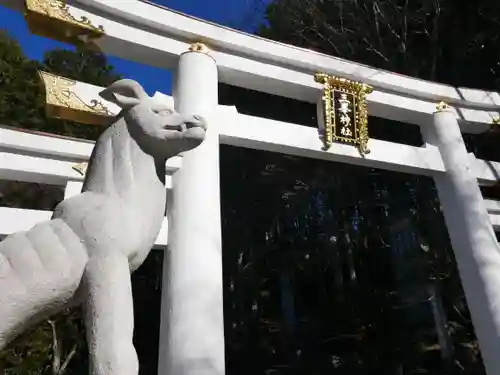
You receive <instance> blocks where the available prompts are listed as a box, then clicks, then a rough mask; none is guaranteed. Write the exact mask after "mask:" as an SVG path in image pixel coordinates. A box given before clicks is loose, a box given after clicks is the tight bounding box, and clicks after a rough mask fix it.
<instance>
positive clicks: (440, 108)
mask: <svg viewBox="0 0 500 375" xmlns="http://www.w3.org/2000/svg"><path fill="white" fill-rule="evenodd" d="M449 108H450V106H449V105H448V104H446V103H445V102H439V103H438V104H437V105H436V109H437V111H438V112H442V111H446V110H447V109H449Z"/></svg>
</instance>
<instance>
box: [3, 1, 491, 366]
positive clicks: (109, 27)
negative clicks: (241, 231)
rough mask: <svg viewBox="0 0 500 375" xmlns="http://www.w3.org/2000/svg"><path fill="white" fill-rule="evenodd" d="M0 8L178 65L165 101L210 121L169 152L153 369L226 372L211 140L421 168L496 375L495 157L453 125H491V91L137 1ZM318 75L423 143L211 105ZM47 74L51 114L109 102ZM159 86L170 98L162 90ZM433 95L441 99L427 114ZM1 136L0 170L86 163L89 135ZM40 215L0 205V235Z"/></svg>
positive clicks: (298, 90)
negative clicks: (432, 186)
mask: <svg viewBox="0 0 500 375" xmlns="http://www.w3.org/2000/svg"><path fill="white" fill-rule="evenodd" d="M0 4H5V5H7V6H10V7H12V8H14V9H18V10H24V7H25V6H27V7H28V13H27V14H28V16H27V20H28V23H29V24H30V25H31V27H32V29H33V31H34V32H37V33H41V34H43V35H47V36H50V37H53V38H56V39H59V40H64V41H69V42H78V41H82V40H83V41H85V42H86V43H89V44H92V45H95V46H97V47H98V48H100V49H101V50H102V51H103V52H105V53H108V54H111V55H115V56H119V57H122V58H126V59H130V60H134V61H137V62H141V63H145V64H148V65H154V66H158V67H162V68H175V69H176V80H175V87H174V93H173V100H174V103H175V107H176V109H177V110H178V111H179V112H181V113H186V114H187V113H197V114H202V115H205V116H206V117H207V118H208V119H209V124H210V127H209V131H208V134H207V140H206V141H205V142H204V144H203V145H202V146H201V147H199V148H198V149H196V150H194V151H192V152H189V153H186V154H185V155H184V156H183V157H182V158H181V160H179V159H178V160H173V161H171V163H172V167H171V168H170V171H171V172H172V178H171V186H172V189H170V194H171V196H170V198H169V217H168V218H169V223H170V225H169V227H168V250H167V252H166V256H165V264H164V284H163V285H164V288H163V292H162V293H163V296H162V322H161V332H160V348H159V351H160V352H159V358H160V360H159V374H176V375H177V374H178V375H188V374H189V375H191V374H201V373H202V374H210V375H223V374H224V372H225V371H224V330H223V303H222V298H223V296H222V262H221V256H222V244H221V223H220V208H219V206H220V192H219V144H229V145H234V146H240V147H249V148H254V149H261V150H268V151H277V152H281V153H288V154H293V155H297V156H303V157H309V158H316V159H323V160H330V161H341V162H346V163H351V164H357V165H362V166H368V167H374V168H383V169H388V170H393V171H400V172H406V173H414V174H423V175H428V176H432V177H433V178H434V180H435V182H436V185H437V188H438V193H439V198H440V201H441V204H442V206H443V211H444V215H445V220H446V224H447V227H448V231H449V234H450V237H451V241H452V246H453V249H454V251H455V256H456V260H457V265H458V268H459V271H460V276H461V279H462V284H463V287H464V290H465V294H466V297H467V301H468V304H469V308H470V311H471V315H472V319H473V323H474V327H475V330H476V334H477V337H478V340H479V344H480V347H481V352H482V356H483V361H484V365H485V367H486V370H487V373H488V374H489V375H497V374H500V247H499V245H498V244H497V241H496V238H495V233H494V226H495V227H500V220H499V219H498V213H499V212H500V204H499V202H495V201H485V200H483V197H482V195H481V192H480V190H479V184H493V183H496V182H497V180H498V175H499V173H500V164H499V163H495V162H491V161H483V160H478V159H476V158H475V156H474V155H473V154H469V153H468V152H467V150H466V148H465V145H464V143H463V139H462V135H461V132H470V133H480V132H483V131H485V130H487V129H488V128H489V127H490V125H491V124H492V123H493V122H495V121H497V120H496V119H498V113H499V111H500V95H499V94H498V93H494V92H484V91H481V90H472V89H465V88H454V87H450V86H446V85H442V84H437V83H433V82H426V81H422V80H419V79H415V78H411V77H406V76H402V75H398V74H394V73H390V72H386V71H381V70H378V69H374V68H371V67H368V66H364V65H361V64H357V63H352V62H349V61H345V60H342V59H338V58H333V57H330V56H326V55H323V54H320V53H317V52H313V51H308V50H305V49H301V48H296V47H293V46H289V45H285V44H281V43H277V42H273V41H270V40H266V39H263V38H259V37H256V36H253V35H249V34H245V33H242V32H239V31H234V30H231V29H228V28H225V27H221V26H218V25H215V24H211V23H209V22H205V21H202V20H199V19H196V18H193V17H189V16H186V15H183V14H181V13H177V12H174V11H171V10H168V9H166V8H162V7H160V6H157V5H155V4H152V3H148V2H145V1H139V0H127V1H109V0H75V1H73V2H71V4H70V5H68V6H66V5H65V4H64V3H63V2H61V1H57V0H26V1H21V0H1V1H0ZM81 17H85V18H84V19H82V18H81ZM130 24H133V25H134V26H129V25H130ZM50 25H52V27H51V26H50ZM54 25H57V26H56V27H55V26H54ZM97 25H99V26H97ZM195 41H202V42H205V43H207V44H208V45H210V47H211V48H210V50H208V49H205V48H204V47H203V45H200V44H196V45H191V43H192V42H195ZM190 46H191V47H190ZM317 72H325V73H327V74H332V75H338V76H342V77H345V78H348V79H353V80H356V81H361V82H363V83H366V84H370V85H372V86H373V87H374V88H375V91H374V92H373V93H372V94H371V95H370V96H369V97H368V105H369V113H370V114H371V115H374V116H378V117H383V118H387V119H393V120H398V121H401V122H406V123H410V124H416V125H419V126H420V128H421V131H422V135H423V137H424V140H425V145H424V146H422V147H413V146H408V145H403V144H397V143H392V142H385V141H380V140H375V139H372V140H370V141H369V143H368V147H369V148H370V150H371V153H370V154H369V155H366V156H361V155H360V154H359V152H358V151H357V150H356V149H355V148H353V147H352V146H349V145H345V144H339V143H335V144H334V145H333V146H332V147H331V148H330V149H329V150H328V151H324V150H323V149H322V146H323V145H322V142H321V141H320V139H319V138H318V135H317V131H316V130H315V129H311V128H309V127H305V126H301V125H300V124H289V123H283V122H279V121H273V120H269V119H264V118H258V117H253V116H246V115H241V114H239V113H238V112H237V110H236V109H235V108H232V107H224V106H219V105H218V102H217V97H218V93H217V86H218V82H219V81H220V82H224V83H228V84H232V85H236V86H241V87H245V88H249V89H254V90H258V91H263V92H267V93H271V94H276V95H281V96H286V97H291V98H295V99H299V100H303V101H308V102H313V103H317V102H319V101H320V100H321V96H322V86H321V85H320V84H318V83H316V82H315V81H314V79H313V76H314V74H315V73H317ZM44 81H45V86H46V88H50V90H47V104H48V106H49V109H51V110H52V111H54V112H53V113H58V114H59V115H62V114H64V116H69V118H73V119H84V120H85V121H87V122H99V118H100V116H108V115H112V114H114V113H116V111H117V108H116V107H114V106H113V105H112V104H111V103H106V102H102V101H101V102H100V104H99V105H95V103H94V102H92V100H94V99H97V98H98V96H97V92H98V91H99V90H100V88H98V87H95V86H91V85H88V84H85V83H81V82H74V81H71V80H67V79H64V78H62V77H55V76H50V75H44ZM156 96H157V98H158V100H172V99H171V98H167V97H165V96H164V95H162V94H160V93H158V94H157V95H156ZM440 101H445V102H447V103H448V104H449V105H450V107H447V108H444V107H443V108H441V109H440V110H438V111H436V103H437V102H440ZM61 109H64V111H61ZM41 139H43V140H44V143H42V142H40V140H41ZM0 146H1V147H2V148H3V149H4V150H6V151H3V152H1V153H0V178H4V179H5V178H6V179H13V180H25V181H37V182H45V183H48V182H49V183H56V184H61V185H64V184H67V194H68V195H70V194H74V193H77V192H78V186H76V188H75V183H77V182H78V181H80V180H81V175H79V174H78V172H76V171H75V170H73V169H72V167H73V166H74V163H73V162H68V161H67V160H68V157H69V158H70V159H73V160H81V161H84V160H85V159H86V158H87V157H88V155H89V153H90V149H91V147H92V145H91V144H88V143H86V142H78V141H75V140H71V141H69V140H62V139H60V138H53V137H47V136H40V135H33V134H27V133H24V132H18V131H14V130H9V129H1V128H0ZM21 151H22V152H21ZM27 153H28V155H26V154H27ZM42 155H44V158H43V159H42V158H41V156H42ZM47 155H50V157H49V158H47ZM42 160H43V161H42ZM68 181H69V182H68ZM15 215H18V216H17V217H16V216H15ZM41 216H42V215H41V214H40V213H36V212H35V213H34V212H31V211H24V210H14V211H13V210H6V209H2V210H0V219H1V220H0V223H1V224H0V235H5V234H9V232H12V231H16V230H19V229H21V228H23V226H29V225H32V224H34V223H35V222H36V221H38V220H43V219H45V218H42V217H41ZM29 220H31V221H29ZM4 222H5V223H6V224H4ZM164 229H165V230H164V231H162V233H161V234H160V237H159V240H158V241H157V245H159V246H164V245H166V244H167V240H166V229H167V227H166V226H165V227H164ZM193 234H194V235H193Z"/></svg>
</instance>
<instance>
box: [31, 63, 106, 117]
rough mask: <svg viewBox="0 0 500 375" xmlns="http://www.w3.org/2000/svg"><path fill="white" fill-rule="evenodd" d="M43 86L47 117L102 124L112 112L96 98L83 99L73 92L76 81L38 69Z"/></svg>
mask: <svg viewBox="0 0 500 375" xmlns="http://www.w3.org/2000/svg"><path fill="white" fill-rule="evenodd" d="M38 75H39V77H40V79H41V80H42V82H43V85H44V87H45V101H46V107H45V109H46V112H47V116H48V117H54V118H58V119H62V120H70V121H76V122H79V123H83V124H91V125H102V124H104V123H106V122H107V120H108V119H109V118H110V117H113V116H114V114H113V113H112V112H110V111H109V109H108V108H107V107H106V106H105V105H104V104H102V102H101V101H99V100H97V99H92V100H90V101H85V100H83V99H82V98H80V97H79V96H78V95H77V94H76V93H75V92H74V88H75V86H76V81H73V80H71V79H68V78H64V77H61V76H57V75H54V74H51V73H47V72H43V71H39V72H38Z"/></svg>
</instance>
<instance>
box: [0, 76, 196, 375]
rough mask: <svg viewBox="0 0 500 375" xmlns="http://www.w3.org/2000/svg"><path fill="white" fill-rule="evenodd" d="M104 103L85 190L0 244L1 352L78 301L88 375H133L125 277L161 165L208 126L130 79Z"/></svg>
mask: <svg viewBox="0 0 500 375" xmlns="http://www.w3.org/2000/svg"><path fill="white" fill-rule="evenodd" d="M101 96H102V97H103V98H105V99H106V100H109V101H112V102H114V103H116V104H118V105H119V106H121V107H122V112H121V113H120V114H119V115H118V116H117V119H116V121H115V122H114V123H113V124H112V125H111V126H110V127H109V128H108V129H107V130H106V131H105V132H104V133H103V134H102V135H101V137H100V138H99V140H98V141H97V142H96V145H95V147H94V150H93V152H92V155H91V158H90V161H89V167H88V170H87V173H86V177H85V181H84V184H83V189H82V193H81V194H80V195H77V196H74V197H71V198H69V199H66V200H64V201H63V202H61V203H60V204H59V205H58V206H57V207H56V209H55V210H54V213H53V216H52V219H51V220H50V221H47V222H44V223H40V224H37V225H35V226H34V227H33V228H32V229H31V230H29V231H27V232H19V233H14V234H12V235H10V236H8V237H7V238H6V239H5V240H4V241H3V242H1V243H0V349H2V348H3V347H5V345H7V344H8V343H9V342H10V341H11V340H13V339H14V338H15V337H16V336H18V335H19V334H20V333H22V332H23V331H25V330H26V329H27V328H29V327H30V326H31V325H33V324H36V323H38V322H40V321H42V320H43V319H46V318H48V317H49V316H50V315H52V314H55V313H57V312H59V311H61V310H62V309H64V308H66V307H68V306H72V305H78V304H81V305H83V311H84V318H85V324H86V333H87V341H88V344H89V357H90V363H91V373H92V374H93V375H127V374H130V375H136V374H137V373H138V361H137V355H136V352H135V349H134V346H133V344H132V336H133V329H134V316H133V304H132V289H131V282H130V273H131V272H133V271H134V270H135V269H137V268H138V267H139V266H140V265H141V264H142V262H143V261H144V260H145V258H146V257H147V255H148V254H149V251H150V249H151V248H152V247H153V245H154V243H155V240H156V237H157V236H158V233H159V231H160V228H161V225H162V223H163V219H164V213H165V203H166V190H165V162H166V160H167V159H168V158H170V157H172V156H175V155H177V154H179V153H180V152H183V151H187V150H190V149H193V148H195V147H196V146H198V145H199V144H200V143H201V142H202V141H203V139H204V137H205V122H204V120H203V119H202V118H200V117H198V116H182V115H180V114H178V113H175V112H174V111H173V109H172V108H169V107H167V106H166V105H164V104H158V103H155V102H153V101H152V100H151V98H150V97H149V96H148V95H147V94H146V93H145V92H144V90H143V89H142V87H141V86H140V85H139V84H138V83H137V82H135V81H131V80H120V81H117V82H115V83H114V84H112V85H111V86H110V87H108V88H107V89H105V90H104V91H103V92H101Z"/></svg>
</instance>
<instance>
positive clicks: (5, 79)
mask: <svg viewBox="0 0 500 375" xmlns="http://www.w3.org/2000/svg"><path fill="white" fill-rule="evenodd" d="M38 70H44V71H47V72H50V73H54V74H57V75H61V76H64V77H68V78H72V79H75V80H78V81H82V82H87V83H91V84H94V85H98V86H108V85H109V84H111V83H112V82H114V81H116V80H117V79H119V78H120V75H119V74H117V73H116V72H114V70H113V68H112V67H111V66H110V65H109V64H108V63H107V61H106V57H105V55H103V54H102V53H98V52H92V51H88V50H76V51H72V50H63V49H56V50H53V51H49V52H47V53H46V54H45V56H44V59H43V61H41V62H39V61H33V60H30V59H29V58H27V57H26V56H25V54H24V53H23V51H22V48H21V47H20V45H19V44H18V43H17V42H16V41H15V40H14V39H13V38H12V37H10V36H9V34H8V33H7V31H1V32H0V124H2V125H8V126H14V127H17V128H24V129H31V130H38V131H43V132H48V133H54V134H59V135H65V136H70V137H77V138H86V139H91V140H95V139H97V137H98V136H99V134H100V133H101V132H102V130H103V128H102V127H98V126H91V125H84V124H78V123H75V122H71V121H62V120H58V119H53V118H47V117H46V116H45V92H44V90H43V87H42V84H41V82H40V79H39V78H38V75H37V71H38Z"/></svg>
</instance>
